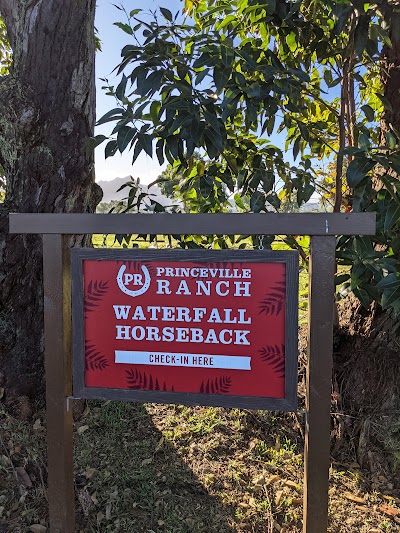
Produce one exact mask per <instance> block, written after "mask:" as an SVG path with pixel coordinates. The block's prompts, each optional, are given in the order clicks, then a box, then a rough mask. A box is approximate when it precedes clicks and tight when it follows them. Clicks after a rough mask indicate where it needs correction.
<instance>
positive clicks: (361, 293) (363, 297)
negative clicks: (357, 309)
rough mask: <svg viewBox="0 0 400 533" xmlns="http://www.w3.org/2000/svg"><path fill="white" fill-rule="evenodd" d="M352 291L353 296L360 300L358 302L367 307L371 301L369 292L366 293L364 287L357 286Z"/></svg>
mask: <svg viewBox="0 0 400 533" xmlns="http://www.w3.org/2000/svg"><path fill="white" fill-rule="evenodd" d="M353 292H354V294H355V296H356V297H357V298H358V299H359V300H360V302H361V304H362V305H363V307H365V308H366V309H368V308H369V306H370V305H371V301H372V300H371V297H370V296H369V294H368V293H367V291H366V290H365V289H361V288H359V287H357V288H354V289H353Z"/></svg>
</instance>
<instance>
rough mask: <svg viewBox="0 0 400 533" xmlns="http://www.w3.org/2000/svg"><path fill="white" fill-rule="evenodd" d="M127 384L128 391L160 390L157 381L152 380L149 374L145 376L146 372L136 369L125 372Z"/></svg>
mask: <svg viewBox="0 0 400 533" xmlns="http://www.w3.org/2000/svg"><path fill="white" fill-rule="evenodd" d="M126 374H127V383H128V388H129V389H135V390H160V385H159V383H158V379H157V378H156V379H155V380H154V379H153V376H152V375H151V374H150V375H149V376H147V374H146V372H143V373H142V372H140V370H137V369H136V368H131V369H129V370H127V371H126Z"/></svg>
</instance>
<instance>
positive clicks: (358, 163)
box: [346, 157, 376, 189]
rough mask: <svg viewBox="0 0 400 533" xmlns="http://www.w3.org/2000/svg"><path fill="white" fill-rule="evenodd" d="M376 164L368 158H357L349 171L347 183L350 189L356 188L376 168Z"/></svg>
mask: <svg viewBox="0 0 400 533" xmlns="http://www.w3.org/2000/svg"><path fill="white" fill-rule="evenodd" d="M375 165H376V162H375V161H373V160H372V159H369V158H367V157H356V158H355V159H353V161H352V162H351V163H350V165H349V167H348V169H347V174H346V176H347V183H348V184H349V187H352V188H353V189H354V187H356V186H357V185H358V184H359V183H360V181H361V180H362V179H363V178H364V176H366V175H367V174H368V172H369V171H370V170H372V169H373V168H374V166H375Z"/></svg>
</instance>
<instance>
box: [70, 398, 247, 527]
mask: <svg viewBox="0 0 400 533" xmlns="http://www.w3.org/2000/svg"><path fill="white" fill-rule="evenodd" d="M89 405H90V413H88V414H87V415H86V416H85V417H84V418H83V419H82V420H81V421H80V422H79V424H78V431H77V433H76V437H75V465H76V468H77V475H76V484H77V486H76V492H77V499H78V502H77V519H76V520H77V525H76V531H83V532H85V533H89V532H102V533H103V532H127V533H134V532H151V531H153V532H156V533H158V532H163V533H196V532H204V533H205V532H210V533H211V532H218V533H223V532H233V531H238V530H237V529H233V528H232V526H231V525H230V523H232V522H231V520H230V518H229V517H230V516H231V517H232V518H233V516H234V513H235V509H234V508H230V505H229V504H228V505H224V504H223V502H222V501H221V498H220V497H218V496H213V495H211V494H210V493H209V492H208V491H207V490H206V488H205V487H204V484H203V483H200V481H199V479H198V477H197V476H196V475H195V474H194V472H193V471H192V470H191V469H190V468H189V466H188V465H187V464H186V461H185V458H186V453H185V446H182V442H180V446H179V451H180V453H179V454H178V452H177V450H176V449H175V448H174V446H173V438H174V435H175V434H178V433H179V427H178V428H177V427H175V429H174V428H173V427H172V432H171V431H170V432H169V433H167V434H166V435H167V436H165V435H164V436H163V434H162V433H161V431H160V430H159V429H157V428H156V426H155V425H154V423H153V420H152V417H151V416H150V414H149V413H148V411H147V409H146V407H145V406H144V405H142V404H131V403H118V402H112V403H109V402H90V404H89ZM166 422H168V421H167V420H166ZM170 422H171V423H172V424H173V419H172V417H171V420H170ZM79 426H80V427H81V428H82V427H83V428H84V429H85V430H84V431H82V429H81V430H79ZM85 426H88V428H85ZM176 430H178V433H177V432H176ZM190 444H191V443H190V442H189V441H188V446H189V445H190ZM205 476H207V473H205Z"/></svg>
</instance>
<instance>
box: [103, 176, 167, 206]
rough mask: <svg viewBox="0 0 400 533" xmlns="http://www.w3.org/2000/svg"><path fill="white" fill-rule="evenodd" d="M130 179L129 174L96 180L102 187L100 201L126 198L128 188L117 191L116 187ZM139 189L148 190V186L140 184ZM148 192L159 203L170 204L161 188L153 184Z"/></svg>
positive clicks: (106, 201)
mask: <svg viewBox="0 0 400 533" xmlns="http://www.w3.org/2000/svg"><path fill="white" fill-rule="evenodd" d="M128 181H130V176H125V178H115V179H113V180H111V181H98V182H97V184H98V185H100V187H101V188H102V189H103V199H102V200H101V201H102V202H105V203H109V202H111V201H113V200H118V201H120V200H123V199H124V198H126V197H127V196H128V194H129V188H128V187H125V188H124V189H122V191H119V192H117V191H118V189H119V188H120V187H121V186H122V185H124V183H127V182H128ZM140 189H141V191H142V192H148V191H149V188H148V186H147V185H144V184H141V185H140ZM150 193H151V195H152V198H153V200H156V201H157V202H159V203H160V204H161V205H171V203H172V202H171V200H170V199H169V198H167V197H166V196H164V195H163V194H161V190H160V188H159V187H158V186H157V185H153V186H152V187H151V189H150Z"/></svg>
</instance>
